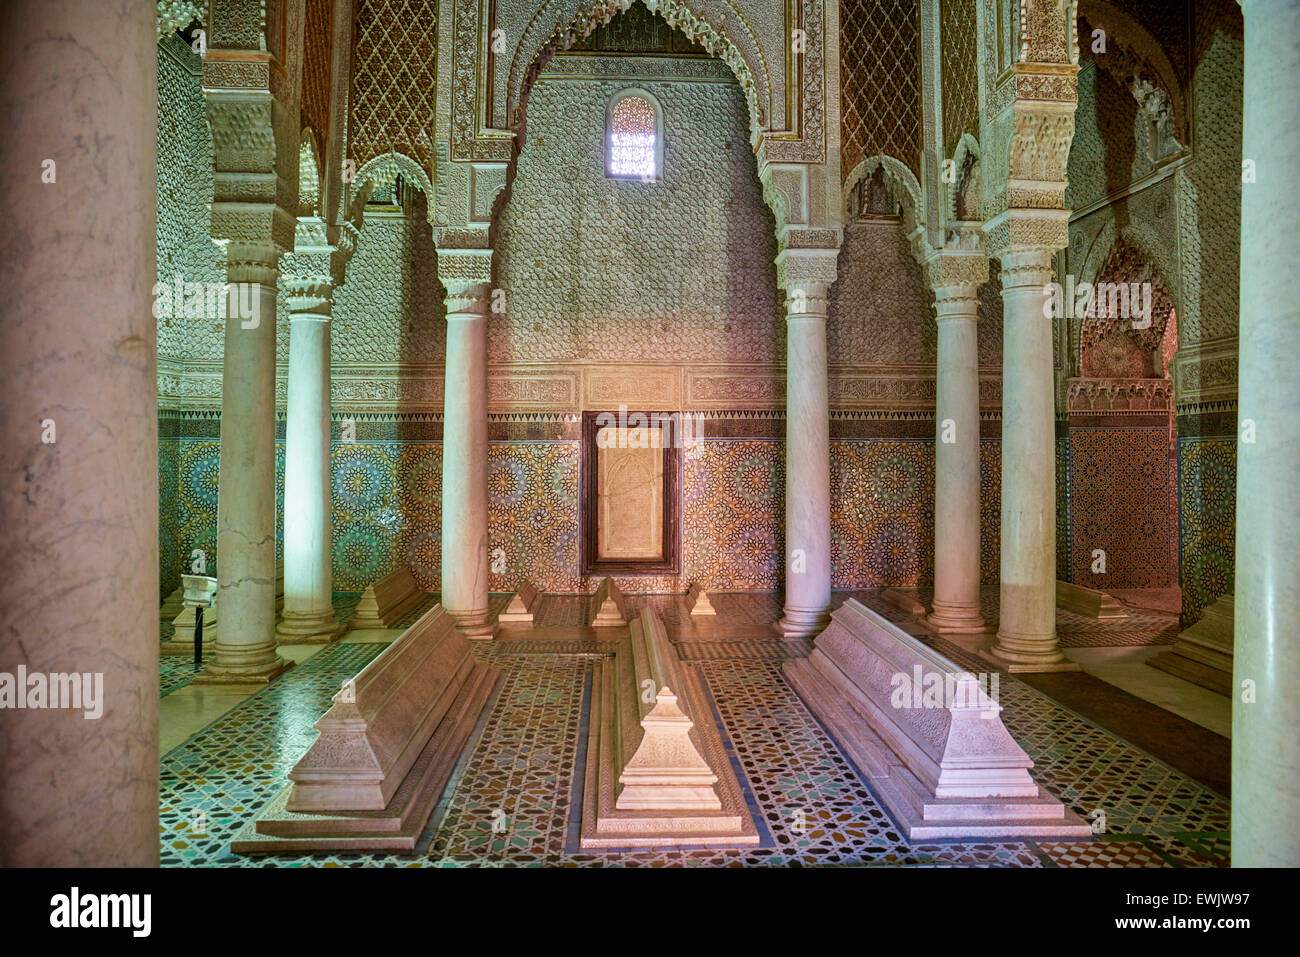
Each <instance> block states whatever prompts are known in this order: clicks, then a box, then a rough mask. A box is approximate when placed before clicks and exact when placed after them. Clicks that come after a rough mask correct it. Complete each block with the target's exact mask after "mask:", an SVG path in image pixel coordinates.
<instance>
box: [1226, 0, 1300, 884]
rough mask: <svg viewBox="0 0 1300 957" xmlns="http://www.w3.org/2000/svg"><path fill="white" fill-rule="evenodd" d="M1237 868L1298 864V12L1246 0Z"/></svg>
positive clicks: (1269, 1)
mask: <svg viewBox="0 0 1300 957" xmlns="http://www.w3.org/2000/svg"><path fill="white" fill-rule="evenodd" d="M1242 9H1243V12H1244V16H1245V57H1244V59H1245V84H1244V86H1245V89H1244V94H1245V95H1244V97H1243V99H1244V103H1245V115H1244V122H1243V128H1242V140H1243V142H1242V158H1243V160H1245V161H1248V162H1249V163H1251V164H1253V172H1254V179H1255V181H1254V182H1244V183H1243V184H1242V187H1241V300H1240V302H1241V326H1240V330H1239V335H1238V342H1239V344H1240V345H1239V348H1240V363H1239V365H1238V369H1237V381H1238V383H1239V385H1238V417H1239V421H1238V433H1237V542H1236V589H1235V594H1236V622H1235V637H1234V649H1233V692H1232V864H1233V866H1234V867H1295V866H1296V865H1297V864H1300V747H1297V745H1296V728H1297V727H1300V697H1297V694H1296V689H1297V688H1300V638H1297V635H1296V626H1297V622H1300V556H1298V553H1297V544H1298V543H1300V483H1298V482H1297V479H1296V477H1297V475H1300V422H1298V420H1300V376H1297V374H1296V368H1295V366H1296V357H1297V356H1300V305H1298V304H1300V274H1297V272H1296V263H1295V258H1296V254H1295V242H1294V240H1292V239H1290V238H1289V237H1291V236H1292V235H1293V233H1294V231H1295V227H1296V223H1297V222H1300V195H1298V194H1297V193H1296V182H1297V181H1298V180H1300V162H1298V161H1297V157H1298V156H1300V131H1298V130H1297V127H1296V124H1295V123H1294V122H1292V121H1291V117H1292V116H1293V115H1294V112H1295V103H1296V102H1297V100H1300V7H1297V6H1296V4H1295V3H1294V2H1290V0H1246V2H1245V3H1243V4H1242Z"/></svg>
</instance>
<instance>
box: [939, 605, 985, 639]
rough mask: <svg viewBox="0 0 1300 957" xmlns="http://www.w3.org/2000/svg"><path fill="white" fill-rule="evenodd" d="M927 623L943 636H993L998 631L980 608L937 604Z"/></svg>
mask: <svg viewBox="0 0 1300 957" xmlns="http://www.w3.org/2000/svg"><path fill="white" fill-rule="evenodd" d="M925 623H926V624H927V625H929V626H930V627H931V628H933V629H934V630H935V631H937V632H938V633H939V634H941V635H991V634H993V632H994V631H995V630H996V629H995V628H994V627H993V626H992V625H990V624H989V623H988V622H986V621H985V620H984V618H983V616H982V615H980V613H979V607H978V606H976V607H975V608H963V607H960V606H956V605H947V606H940V605H938V604H935V605H934V606H932V608H931V610H930V614H928V615H926V616H925Z"/></svg>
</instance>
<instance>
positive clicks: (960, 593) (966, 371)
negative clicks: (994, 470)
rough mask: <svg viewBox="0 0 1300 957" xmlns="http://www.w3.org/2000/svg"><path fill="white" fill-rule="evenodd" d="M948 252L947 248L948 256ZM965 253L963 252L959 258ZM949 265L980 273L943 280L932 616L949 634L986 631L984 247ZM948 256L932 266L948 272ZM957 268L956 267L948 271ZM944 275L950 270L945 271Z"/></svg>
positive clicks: (938, 307) (938, 292)
mask: <svg viewBox="0 0 1300 957" xmlns="http://www.w3.org/2000/svg"><path fill="white" fill-rule="evenodd" d="M943 255H944V254H940V256H941V257H942V256H943ZM958 256H960V257H961V258H960V259H959V260H958V261H956V262H953V260H954V259H956V258H957V257H958ZM947 258H948V259H949V266H950V267H951V266H955V267H956V268H957V269H964V270H965V271H967V272H973V273H975V274H976V275H972V276H971V277H970V280H971V281H966V282H953V283H950V284H947V285H937V286H936V287H935V290H934V295H935V314H936V317H937V320H938V324H939V343H938V363H937V369H936V382H935V446H934V605H933V608H932V611H931V613H930V616H929V621H930V623H931V624H932V625H934V627H935V628H937V629H938V630H939V632H940V633H941V634H983V633H985V632H986V631H987V626H986V625H985V623H984V619H983V618H982V617H981V616H980V415H979V412H980V409H979V352H978V344H977V337H976V321H977V307H978V305H979V300H978V299H977V298H976V291H977V290H978V288H979V283H978V282H977V281H974V280H975V279H976V276H977V274H978V273H980V272H982V273H983V277H984V279H987V278H988V260H987V259H986V258H985V256H984V254H983V253H982V252H979V251H978V250H975V251H973V252H966V253H949V254H947ZM943 266H944V264H943V263H942V262H939V263H934V264H932V267H933V268H935V269H937V270H939V271H940V272H941V273H942V270H943ZM954 271H956V270H955V269H950V270H949V275H948V276H947V277H946V278H948V279H953V278H956V277H954V276H952V275H951V272H954ZM939 278H940V279H941V280H942V278H944V277H943V276H942V275H941V276H940V277H939Z"/></svg>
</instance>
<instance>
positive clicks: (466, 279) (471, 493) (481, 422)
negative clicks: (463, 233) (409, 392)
mask: <svg viewBox="0 0 1300 957" xmlns="http://www.w3.org/2000/svg"><path fill="white" fill-rule="evenodd" d="M438 269H439V273H440V278H441V280H442V284H443V286H445V287H446V289H447V300H446V301H447V367H446V379H445V384H444V386H443V413H442V415H443V419H442V605H443V607H444V608H446V609H447V611H448V612H450V613H451V614H452V616H453V617H454V618H455V619H456V623H457V627H458V628H459V629H460V630H461V631H462V632H463V633H464V634H466V635H467V636H469V637H472V638H491V637H492V635H493V632H494V631H495V628H494V627H493V625H492V623H491V621H490V618H489V614H488V553H487V551H488V550H487V546H488V521H487V481H488V467H487V315H488V303H489V299H490V296H491V288H490V279H491V270H492V250H490V249H484V250H463V249H462V250H439V253H438Z"/></svg>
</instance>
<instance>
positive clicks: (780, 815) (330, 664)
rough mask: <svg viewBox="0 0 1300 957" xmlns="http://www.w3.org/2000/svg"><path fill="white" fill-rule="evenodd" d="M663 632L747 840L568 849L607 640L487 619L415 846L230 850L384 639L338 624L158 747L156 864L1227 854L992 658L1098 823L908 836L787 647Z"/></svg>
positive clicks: (859, 860)
mask: <svg viewBox="0 0 1300 957" xmlns="http://www.w3.org/2000/svg"><path fill="white" fill-rule="evenodd" d="M720 597H725V596H720ZM747 597H748V596H747ZM753 597H755V598H762V597H765V596H753ZM638 601H646V602H648V603H651V604H654V605H655V606H656V607H661V608H662V610H661V614H663V616H664V617H665V621H666V623H667V622H668V619H669V618H670V617H672V616H678V617H680V616H681V610H680V607H679V603H677V602H676V600H675V599H672V598H669V597H666V596H661V597H654V598H647V599H641V600H638ZM580 602H581V599H574V600H568V599H559V598H554V597H551V598H548V599H547V600H546V604H545V606H544V607H543V609H542V614H541V616H539V625H540V624H541V622H542V621H546V622H548V623H549V622H559V621H561V620H567V619H569V618H571V617H572V616H573V615H575V614H577V613H578V609H579V607H580ZM716 604H717V602H715V605H716ZM740 604H744V603H743V602H742V603H740ZM873 604H876V602H874V601H873ZM570 606H572V607H570ZM885 607H891V606H885ZM630 610H633V609H630ZM737 610H738V611H739V609H737ZM719 611H720V612H721V611H722V609H721V608H719ZM767 611H768V609H767V608H766V606H764V605H762V602H761V601H760V602H756V603H754V604H753V605H752V606H751V607H750V608H749V615H748V616H747V617H751V618H753V619H755V620H757V619H761V618H762V616H763V615H764V614H766V613H767ZM900 614H901V613H900ZM768 620H770V619H768ZM523 634H527V633H526V632H525V633H523ZM929 640H930V641H931V642H932V643H933V644H934V645H935V646H936V647H937V648H938V649H939V650H940V651H941V652H942V653H944V654H946V655H948V656H949V657H950V658H952V659H954V661H956V662H957V663H958V664H960V665H963V666H965V667H971V668H974V669H976V670H981V669H982V668H983V663H982V662H981V661H980V660H979V659H975V658H972V657H971V656H970V655H969V654H968V653H967V652H965V651H963V650H962V649H961V648H958V647H957V646H955V645H951V644H949V643H947V642H944V641H943V640H942V639H937V638H933V639H929ZM678 646H679V649H680V652H681V655H682V658H683V660H684V661H685V662H686V664H687V667H692V668H695V669H698V673H699V674H701V675H702V676H703V678H704V679H705V681H706V683H707V684H708V686H709V688H710V690H711V691H712V694H713V698H714V701H715V705H716V714H715V719H716V720H718V722H719V724H720V726H721V728H722V730H723V737H724V740H725V741H727V742H728V746H729V747H730V748H731V749H732V750H733V754H734V757H735V759H736V761H737V763H738V766H739V767H740V768H741V770H742V772H743V778H744V781H743V783H744V784H745V785H746V787H747V788H748V791H749V795H748V796H749V797H750V798H751V800H752V801H753V802H754V806H755V807H757V809H758V811H759V816H760V817H761V823H762V825H763V829H764V831H765V836H764V840H763V842H762V843H761V844H760V845H759V846H757V847H748V848H732V849H655V850H637V851H629V852H624V853H609V852H590V851H588V852H583V851H580V850H579V849H578V848H577V828H578V816H577V815H578V809H579V807H580V803H581V793H580V788H581V784H580V782H581V781H582V779H583V762H584V758H585V726H584V723H585V721H586V719H587V715H588V710H589V700H590V679H591V674H592V661H593V656H602V655H605V654H607V653H608V650H609V649H608V643H607V642H602V641H598V640H568V641H560V640H555V639H546V638H525V637H518V638H516V637H510V636H502V637H500V638H498V640H496V641H494V642H491V643H490V644H489V643H484V644H480V645H477V646H476V654H478V655H479V656H480V657H482V658H483V660H485V661H488V662H490V663H491V664H493V665H495V666H497V667H500V668H501V669H502V670H503V677H502V681H501V684H500V686H499V688H498V690H497V692H496V695H495V698H494V700H493V702H492V704H491V705H490V707H489V709H488V711H487V712H486V713H485V716H484V718H483V719H482V720H481V721H480V724H479V727H478V728H477V729H476V731H475V736H474V738H473V739H472V742H473V743H472V747H471V748H470V749H469V751H468V753H467V755H466V757H465V758H463V759H462V763H461V766H460V767H459V768H458V769H457V772H456V774H455V776H454V778H453V783H452V787H451V788H450V789H449V790H448V792H447V793H446V794H444V796H443V800H442V802H441V804H440V805H439V808H438V810H437V811H436V812H435V814H434V817H433V820H432V821H431V822H430V826H429V827H428V829H427V830H426V833H425V836H424V839H423V840H422V842H421V845H420V848H419V849H418V850H417V852H416V854H414V855H410V856H407V855H364V854H337V855H330V856H317V857H309V856H286V857H276V858H243V857H237V856H234V855H232V854H231V853H230V852H229V842H230V837H231V835H232V834H234V833H235V832H236V831H237V830H238V828H239V827H240V826H241V825H242V824H243V823H244V822H245V821H246V820H248V819H249V818H250V817H252V815H253V814H254V813H255V812H256V811H257V809H258V808H259V807H260V806H261V805H262V804H263V803H264V802H265V801H267V800H269V799H270V797H271V796H272V795H273V794H275V792H276V791H278V790H279V789H280V788H281V787H282V786H283V784H284V782H285V774H286V772H287V771H288V770H289V769H290V768H291V767H292V766H293V764H294V762H295V761H296V760H297V759H298V757H300V756H301V755H302V753H303V752H304V751H305V750H306V749H307V747H308V746H309V745H310V743H311V741H312V740H313V739H314V736H315V733H316V732H315V731H314V730H312V728H311V725H312V723H313V722H314V721H315V720H316V718H317V717H319V716H320V715H321V714H322V713H323V712H324V711H325V710H326V708H327V707H328V706H329V703H330V698H331V696H332V695H333V694H334V692H335V691H337V689H338V687H339V685H340V684H341V682H342V681H343V680H344V679H346V678H349V677H351V676H352V675H354V674H355V673H356V672H357V671H359V670H360V669H361V668H362V667H364V666H365V664H366V663H367V662H369V661H370V660H371V659H372V658H373V657H374V656H375V655H377V654H379V652H380V651H382V650H383V648H384V647H385V645H383V644H377V643H367V644H359V643H348V642H343V643H339V644H336V645H332V646H329V647H327V648H325V649H323V650H322V651H321V652H319V653H318V654H316V655H314V656H313V657H311V658H310V659H308V660H307V661H305V662H303V663H302V664H301V665H299V666H298V667H295V668H293V669H292V670H290V671H289V672H287V673H286V674H285V675H284V676H283V677H281V678H280V679H279V680H278V681H276V682H274V683H273V684H271V685H270V686H268V687H267V688H265V689H263V690H262V691H261V692H259V693H258V694H257V695H255V696H253V697H252V698H250V699H248V700H246V701H245V702H244V703H243V704H241V705H239V706H238V707H236V708H235V709H234V710H232V711H230V712H229V713H227V714H226V715H224V716H223V717H221V718H219V719H217V720H216V721H214V722H213V723H212V724H210V725H209V726H208V727H206V728H204V729H203V730H202V731H200V732H198V733H197V734H195V735H194V736H192V737H191V738H189V739H188V740H187V741H186V742H185V743H184V744H182V745H181V746H179V747H177V748H176V749H174V750H172V751H171V752H169V753H168V754H167V755H165V756H164V757H163V759H162V782H161V808H162V824H161V835H160V837H161V846H162V863H163V864H164V865H173V866H174V865H212V866H222V867H258V866H312V865H315V866H320V865H324V866H356V865H370V866H387V867H429V866H450V867H463V866H487V867H499V866H594V867H601V866H627V867H640V866H662V865H678V866H710V865H712V866H718V865H730V866H738V865H739V866H780V865H787V866H788V865H795V866H816V865H822V866H845V865H916V866H941V865H969V866H1016V867H1206V866H1209V867H1226V866H1227V863H1228V846H1227V832H1228V805H1227V801H1226V799H1224V798H1223V797H1221V796H1220V795H1218V794H1216V793H1215V792H1214V791H1212V790H1210V789H1208V788H1206V787H1204V786H1203V785H1201V784H1199V783H1197V782H1195V781H1193V780H1192V779H1190V778H1188V777H1186V776H1184V775H1182V774H1180V773H1179V772H1177V771H1175V770H1173V769H1171V768H1170V767H1168V766H1167V765H1165V764H1163V763H1162V762H1160V761H1159V760H1157V759H1156V758H1154V757H1152V756H1150V755H1149V754H1147V753H1145V752H1143V751H1141V750H1139V749H1138V748H1136V747H1134V746H1132V745H1130V744H1128V743H1126V742H1125V741H1123V740H1121V739H1119V738H1118V737H1115V736H1114V735H1112V734H1110V733H1109V732H1107V731H1105V730H1103V729H1101V728H1099V727H1098V726H1097V725H1095V724H1093V723H1091V722H1089V721H1087V720H1086V719H1084V718H1082V717H1080V716H1079V715H1077V714H1075V713H1074V712H1072V711H1070V710H1068V709H1066V708H1063V707H1061V706H1060V705H1058V704H1056V703H1055V702H1053V701H1052V700H1050V699H1049V698H1047V697H1046V696H1044V695H1043V694H1042V693H1040V692H1038V691H1036V690H1035V689H1033V688H1031V687H1029V686H1028V685H1026V684H1024V683H1022V682H1020V681H1018V680H1016V679H1015V678H1013V677H1011V676H1009V675H1003V676H1002V677H1001V700H1002V704H1003V705H1004V708H1005V711H1004V713H1003V716H1004V720H1005V721H1006V724H1007V726H1008V728H1009V730H1010V731H1011V733H1012V734H1013V735H1014V736H1015V738H1016V740H1017V741H1019V742H1020V744H1021V745H1022V746H1023V747H1024V748H1025V750H1026V751H1027V752H1028V753H1029V754H1030V756H1031V757H1032V758H1033V759H1034V762H1035V769H1034V772H1033V773H1034V775H1035V778H1036V779H1037V780H1038V782H1039V783H1040V784H1041V785H1043V786H1045V787H1046V788H1047V789H1048V790H1050V791H1051V792H1052V793H1054V794H1056V795H1057V796H1058V797H1060V798H1061V799H1062V800H1064V801H1065V802H1066V803H1067V804H1068V805H1069V806H1070V807H1071V808H1072V809H1073V810H1074V811H1076V812H1077V813H1079V814H1080V815H1082V816H1083V817H1085V818H1087V819H1089V820H1093V821H1095V822H1096V824H1097V826H1098V827H1099V829H1100V832H1101V833H1099V834H1098V836H1097V837H1096V838H1095V839H1094V840H1093V841H1092V842H1085V843H1075V842H1068V843H1066V842H1062V843H1057V842H1034V841H1009V842H990V843H932V844H912V843H909V842H907V841H905V840H903V838H902V836H901V835H900V834H899V832H898V831H897V829H896V828H895V827H894V825H893V822H892V821H891V820H890V817H889V815H888V813H887V812H886V811H885V809H884V807H883V806H882V805H881V804H880V803H879V802H878V801H877V800H876V799H875V797H874V796H873V795H872V793H871V791H870V790H869V789H868V788H867V786H866V785H865V783H864V782H863V781H862V779H861V778H860V777H859V776H858V774H857V772H856V771H855V769H854V768H853V767H852V765H851V764H849V762H848V761H847V760H846V759H845V758H844V756H843V755H842V754H841V752H840V750H839V748H838V747H837V746H836V745H835V743H834V741H833V740H832V739H831V738H830V737H829V736H828V735H827V733H826V732H825V730H824V729H823V728H822V727H821V725H820V724H819V723H818V722H817V721H816V719H815V718H813V716H812V715H811V714H810V713H809V712H808V710H807V709H806V708H805V707H804V705H803V703H802V702H801V701H800V699H799V698H798V696H797V695H795V693H794V692H793V691H792V689H791V688H790V686H789V685H788V684H787V683H786V682H785V679H784V678H783V677H782V675H781V671H780V665H781V661H782V660H783V659H785V658H788V657H790V656H791V654H797V653H799V651H798V649H797V648H796V649H794V650H793V651H792V649H791V648H790V646H789V645H788V644H787V643H784V642H781V641H779V640H774V637H773V636H771V635H770V634H768V633H766V632H765V631H764V630H763V629H761V628H753V629H752V630H751V631H750V634H749V637H734V636H729V635H728V636H718V637H714V638H710V637H708V636H701V635H698V634H690V635H683V636H682V640H681V641H680V642H679V645H678ZM1103 818H1104V822H1103ZM497 822H500V823H497ZM494 823H497V826H496V829H495V830H494Z"/></svg>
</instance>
